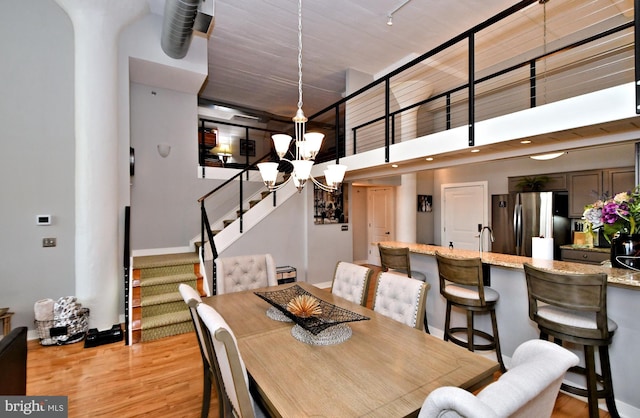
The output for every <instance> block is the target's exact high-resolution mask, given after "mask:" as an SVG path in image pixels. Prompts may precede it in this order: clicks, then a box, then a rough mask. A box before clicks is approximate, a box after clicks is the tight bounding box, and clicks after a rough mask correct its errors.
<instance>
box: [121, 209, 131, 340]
mask: <svg viewBox="0 0 640 418" xmlns="http://www.w3.org/2000/svg"><path fill="white" fill-rule="evenodd" d="M130 236H131V207H130V206H125V207H124V251H123V252H124V254H123V257H122V264H123V269H124V336H125V337H124V344H125V345H130V341H129V326H130V323H129V317H130V314H129V309H130V304H129V294H130V292H131V290H130V289H129V284H130V282H131V246H130V242H129V241H130Z"/></svg>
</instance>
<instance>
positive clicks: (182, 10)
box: [160, 0, 200, 59]
mask: <svg viewBox="0 0 640 418" xmlns="http://www.w3.org/2000/svg"><path fill="white" fill-rule="evenodd" d="M199 2H200V1H199V0H166V3H165V5H164V22H163V24H162V37H161V40H160V44H161V46H162V50H163V51H164V52H165V54H167V55H168V56H170V57H171V58H175V59H181V58H184V57H185V56H186V55H187V52H188V51H189V46H190V45H191V36H192V35H193V22H194V21H195V18H196V14H197V13H198V3H199Z"/></svg>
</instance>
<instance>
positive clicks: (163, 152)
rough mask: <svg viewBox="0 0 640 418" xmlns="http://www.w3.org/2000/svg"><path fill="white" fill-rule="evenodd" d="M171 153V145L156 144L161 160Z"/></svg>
mask: <svg viewBox="0 0 640 418" xmlns="http://www.w3.org/2000/svg"><path fill="white" fill-rule="evenodd" d="M170 153H171V145H169V144H158V154H160V156H161V157H162V158H167V157H168V156H169V154H170Z"/></svg>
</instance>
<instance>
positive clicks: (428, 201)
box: [418, 194, 433, 212]
mask: <svg viewBox="0 0 640 418" xmlns="http://www.w3.org/2000/svg"><path fill="white" fill-rule="evenodd" d="M432 204H433V196H431V195H430V194H419V195H418V212H431V205H432Z"/></svg>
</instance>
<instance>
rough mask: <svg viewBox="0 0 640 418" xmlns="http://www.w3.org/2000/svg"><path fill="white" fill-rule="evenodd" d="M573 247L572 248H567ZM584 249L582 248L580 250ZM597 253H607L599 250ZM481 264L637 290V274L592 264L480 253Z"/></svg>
mask: <svg viewBox="0 0 640 418" xmlns="http://www.w3.org/2000/svg"><path fill="white" fill-rule="evenodd" d="M380 244H382V245H385V246H389V247H409V251H411V252H412V253H416V254H424V255H432V256H435V254H436V251H439V252H440V253H442V254H445V255H448V256H450V257H460V258H471V257H478V255H479V253H478V251H475V250H459V249H453V250H450V249H449V248H446V247H440V246H437V245H427V244H416V243H406V242H398V241H385V242H381V243H380ZM570 247H573V246H570ZM580 249H583V248H580ZM598 250H607V251H609V249H606V248H600V249H598ZM482 262H483V263H486V264H490V265H494V266H500V267H507V268H513V269H519V270H523V269H524V267H522V264H523V263H530V264H532V265H534V266H536V267H539V268H543V269H548V270H554V271H558V272H563V273H605V274H607V278H608V283H609V284H610V285H612V286H617V287H625V288H631V289H635V290H640V272H635V271H633V270H628V269H620V268H612V267H606V266H600V265H594V264H582V263H571V262H569V261H556V260H542V259H538V258H530V257H521V256H517V255H509V254H498V253H490V252H483V253H482Z"/></svg>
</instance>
